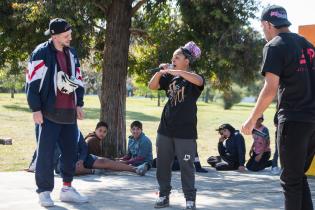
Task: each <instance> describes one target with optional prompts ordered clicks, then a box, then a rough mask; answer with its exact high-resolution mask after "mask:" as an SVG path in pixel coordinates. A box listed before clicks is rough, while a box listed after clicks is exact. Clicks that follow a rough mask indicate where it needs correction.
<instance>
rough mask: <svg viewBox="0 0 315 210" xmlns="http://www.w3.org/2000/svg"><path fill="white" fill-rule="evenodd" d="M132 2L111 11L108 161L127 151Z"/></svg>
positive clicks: (106, 77) (104, 96) (104, 109)
mask: <svg viewBox="0 0 315 210" xmlns="http://www.w3.org/2000/svg"><path fill="white" fill-rule="evenodd" d="M131 11H132V5H131V1H126V0H115V1H112V3H111V4H110V5H109V7H108V13H107V18H106V20H107V23H106V33H105V48H104V55H103V56H104V57H103V60H104V62H103V76H102V90H101V91H102V93H101V114H100V115H101V116H100V119H101V120H103V121H105V122H107V123H108V125H109V130H108V134H107V136H106V139H105V141H103V142H104V144H103V145H102V146H103V148H102V151H103V155H104V156H106V157H117V156H121V155H123V154H124V153H125V151H126V121H125V113H126V78H127V67H128V50H129V39H130V30H129V28H130V26H131Z"/></svg>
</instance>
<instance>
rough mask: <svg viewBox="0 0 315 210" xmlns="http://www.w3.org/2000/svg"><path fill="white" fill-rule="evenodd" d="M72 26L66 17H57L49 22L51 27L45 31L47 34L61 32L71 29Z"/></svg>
mask: <svg viewBox="0 0 315 210" xmlns="http://www.w3.org/2000/svg"><path fill="white" fill-rule="evenodd" d="M70 29H71V26H70V25H69V23H67V21H66V20H65V19H62V18H55V19H52V20H51V21H50V22H49V29H47V30H46V31H45V33H44V34H45V35H46V36H47V35H55V34H61V33H63V32H66V31H69V30H70Z"/></svg>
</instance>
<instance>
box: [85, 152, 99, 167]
mask: <svg viewBox="0 0 315 210" xmlns="http://www.w3.org/2000/svg"><path fill="white" fill-rule="evenodd" d="M97 159H98V158H97V156H95V155H92V154H89V155H87V156H86V158H85V160H84V161H83V165H84V167H85V168H88V169H92V168H93V164H94V162H95V160H97Z"/></svg>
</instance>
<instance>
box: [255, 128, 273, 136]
mask: <svg viewBox="0 0 315 210" xmlns="http://www.w3.org/2000/svg"><path fill="white" fill-rule="evenodd" d="M252 134H255V135H257V136H260V137H262V138H264V139H269V136H268V135H267V134H266V133H264V132H261V131H260V130H257V129H255V128H254V129H253V131H252Z"/></svg>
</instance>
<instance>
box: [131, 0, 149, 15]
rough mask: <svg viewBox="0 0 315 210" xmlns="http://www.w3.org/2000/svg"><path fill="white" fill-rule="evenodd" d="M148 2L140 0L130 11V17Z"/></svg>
mask: <svg viewBox="0 0 315 210" xmlns="http://www.w3.org/2000/svg"><path fill="white" fill-rule="evenodd" d="M147 1H148V0H140V1H139V2H138V3H137V4H136V5H135V6H134V7H133V8H132V11H131V17H132V16H134V15H135V14H136V12H137V11H138V10H139V9H140V7H141V6H142V5H144V4H145V3H146V2H147Z"/></svg>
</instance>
